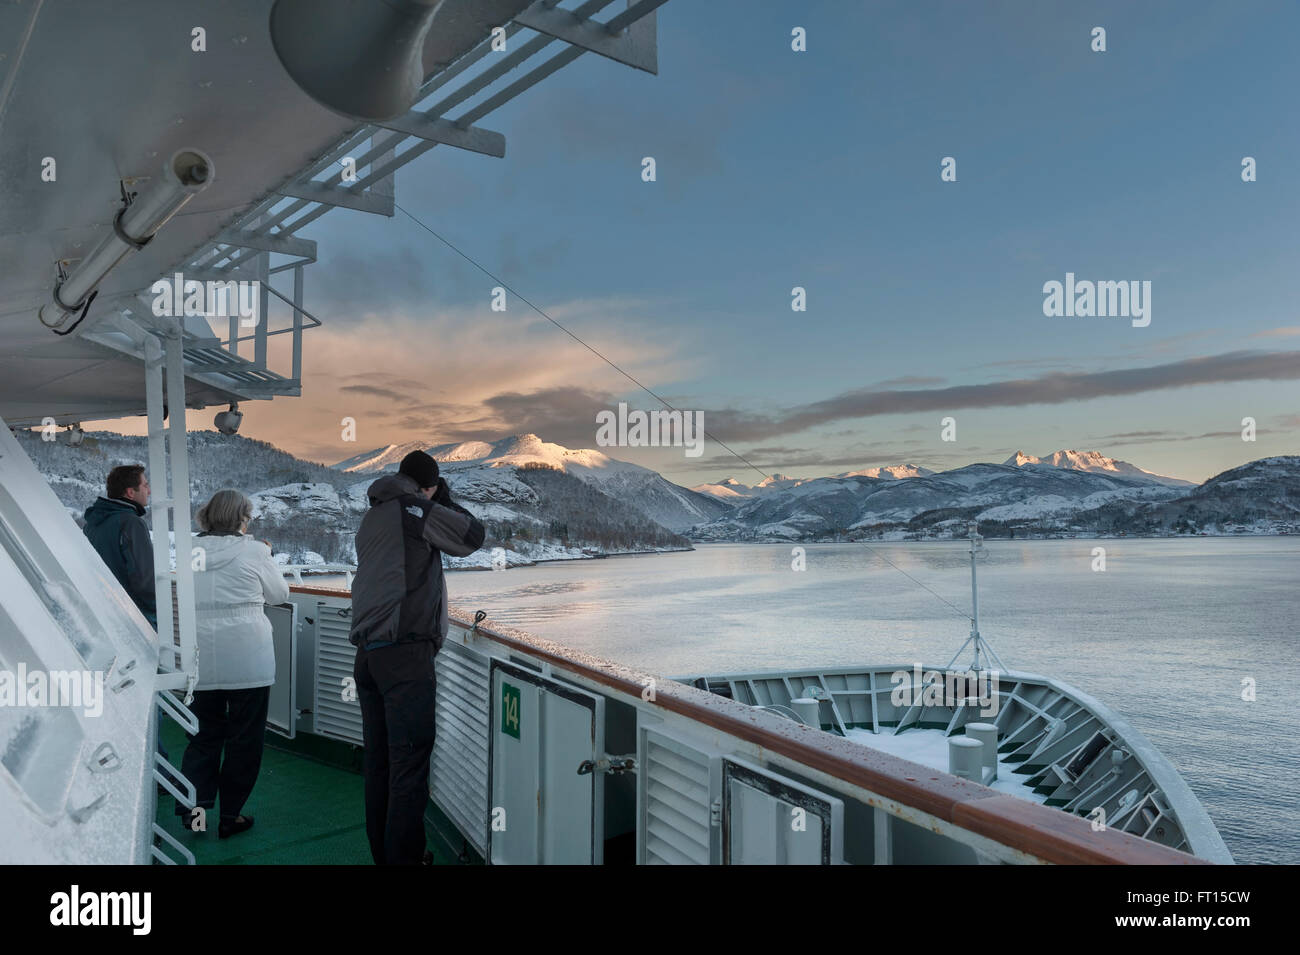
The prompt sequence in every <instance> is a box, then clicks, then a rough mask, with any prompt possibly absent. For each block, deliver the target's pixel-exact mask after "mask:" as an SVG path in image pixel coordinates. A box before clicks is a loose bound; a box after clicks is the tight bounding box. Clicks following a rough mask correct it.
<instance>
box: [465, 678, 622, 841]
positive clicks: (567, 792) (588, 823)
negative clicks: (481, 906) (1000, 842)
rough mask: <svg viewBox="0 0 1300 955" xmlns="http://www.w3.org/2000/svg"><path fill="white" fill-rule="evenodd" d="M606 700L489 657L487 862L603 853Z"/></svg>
mask: <svg viewBox="0 0 1300 955" xmlns="http://www.w3.org/2000/svg"><path fill="white" fill-rule="evenodd" d="M604 727H605V701H604V699H603V698H602V697H599V696H597V695H595V694H593V693H588V692H586V691H584V690H579V689H577V688H575V687H572V686H568V685H567V684H564V683H560V682H559V681H556V680H552V679H549V678H547V677H543V676H542V675H541V674H538V673H535V672H532V671H529V670H525V669H523V668H522V667H517V666H513V665H511V664H508V663H504V662H502V661H500V660H494V661H493V662H492V737H491V748H492V759H491V780H490V784H489V789H490V792H491V794H492V800H491V802H492V805H491V807H490V809H489V818H488V846H489V851H488V858H489V859H490V861H491V862H492V863H494V864H502V863H513V864H547V865H586V864H600V863H601V862H602V861H603V859H604V795H605V787H604V776H603V774H602V773H600V772H599V771H593V772H588V773H585V774H582V775H579V773H578V769H579V767H580V766H581V765H582V764H583V763H584V762H586V761H588V760H591V761H594V760H596V759H599V758H600V757H602V756H603V755H604V747H605V739H604V736H605V729H604Z"/></svg>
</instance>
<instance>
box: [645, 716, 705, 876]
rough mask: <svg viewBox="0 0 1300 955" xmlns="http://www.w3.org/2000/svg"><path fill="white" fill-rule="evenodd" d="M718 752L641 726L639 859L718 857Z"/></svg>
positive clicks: (696, 861) (684, 861) (695, 861)
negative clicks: (710, 752) (715, 826)
mask: <svg viewBox="0 0 1300 955" xmlns="http://www.w3.org/2000/svg"><path fill="white" fill-rule="evenodd" d="M717 762H718V760H717V759H716V757H710V756H709V755H708V754H706V753H703V752H700V751H699V750H697V749H694V748H692V747H690V746H688V745H686V744H685V743H684V742H682V741H680V740H676V739H674V738H672V737H671V736H668V735H666V734H664V733H662V732H659V731H657V730H653V729H648V728H642V730H641V752H640V754H639V757H638V759H637V770H638V774H639V778H638V783H639V785H640V787H641V793H640V796H641V799H640V803H641V818H640V820H639V823H640V825H639V827H638V828H639V829H640V832H639V835H640V837H641V838H640V856H641V858H640V860H639V861H640V862H641V863H642V864H644V865H709V864H710V863H711V862H712V861H713V857H714V848H713V847H714V842H715V840H714V836H713V822H712V808H711V807H712V804H713V800H714V790H715V789H716V788H717V785H718V783H717V778H716V776H717Z"/></svg>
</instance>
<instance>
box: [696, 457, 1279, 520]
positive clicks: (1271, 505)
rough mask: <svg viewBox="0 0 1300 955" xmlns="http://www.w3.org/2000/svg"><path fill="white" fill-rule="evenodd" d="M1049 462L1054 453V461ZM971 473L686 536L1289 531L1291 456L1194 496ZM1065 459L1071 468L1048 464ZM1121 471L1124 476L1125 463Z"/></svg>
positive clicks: (1182, 487) (1076, 476)
mask: <svg viewBox="0 0 1300 955" xmlns="http://www.w3.org/2000/svg"><path fill="white" fill-rule="evenodd" d="M1053 457H1056V456H1053ZM1014 459H1018V460H1019V461H1020V463H1019V464H1015V463H1012V461H1008V462H1007V463H1006V464H1001V465H999V464H972V465H967V466H966V467H964V468H955V469H953V470H951V471H943V472H939V473H936V474H929V475H924V476H919V477H908V478H890V479H886V478H880V477H875V478H873V477H866V476H860V475H854V476H848V477H833V478H815V479H812V480H806V481H800V482H797V483H794V484H792V485H790V486H787V487H785V488H783V489H782V490H781V491H780V492H778V493H774V494H769V495H764V496H761V497H754V498H750V499H742V500H741V501H740V502H739V504H738V506H737V507H736V508H735V510H734V511H733V512H732V513H731V514H730V515H727V516H726V517H724V518H722V519H720V520H717V521H714V522H712V523H710V524H706V525H702V526H700V527H696V528H692V529H691V530H690V531H689V534H690V536H691V537H692V538H694V539H696V540H816V539H838V538H843V537H850V538H852V537H877V536H894V537H907V536H935V535H937V536H943V535H947V534H950V533H954V532H956V533H958V534H959V535H960V534H963V533H965V525H966V523H967V522H968V521H971V520H975V521H978V522H980V525H981V529H982V530H983V532H984V533H985V534H988V535H997V534H1000V533H1001V534H1020V535H1023V534H1053V533H1065V532H1098V533H1119V532H1123V533H1144V534H1160V533H1180V532H1181V533H1190V532H1197V533H1199V532H1201V531H1203V530H1204V531H1205V532H1206V533H1215V532H1261V533H1272V532H1289V530H1290V529H1292V528H1294V527H1298V526H1300V458H1296V457H1278V458H1265V459H1263V460H1261V461H1255V462H1252V463H1251V464H1248V465H1243V466H1242V467H1240V468H1235V469H1233V470H1231V471H1226V472H1224V473H1223V474H1220V475H1218V476H1217V477H1215V478H1212V479H1211V480H1209V481H1207V482H1206V483H1205V484H1204V485H1202V486H1200V487H1196V486H1191V487H1188V486H1187V485H1186V483H1185V482H1178V484H1176V485H1175V484H1170V483H1165V482H1166V481H1172V480H1173V479H1160V476H1159V475H1151V474H1150V472H1146V471H1141V469H1138V468H1133V470H1134V471H1137V472H1139V474H1140V476H1137V475H1134V474H1131V473H1117V472H1119V471H1122V470H1123V468H1122V467H1118V466H1122V465H1124V462H1114V461H1111V459H1104V462H1109V463H1104V462H1098V461H1097V460H1096V459H1095V458H1091V457H1086V458H1085V457H1077V458H1074V459H1072V460H1073V461H1074V462H1075V463H1081V464H1093V465H1098V466H1097V467H1096V469H1095V470H1094V469H1092V468H1068V467H1064V466H1061V465H1058V464H1053V463H1052V462H1051V460H1045V461H1030V460H1027V456H1024V455H1016V456H1015V458H1014ZM1057 460H1058V461H1061V462H1066V461H1069V460H1071V459H1067V458H1057ZM1128 467H1133V466H1132V465H1128Z"/></svg>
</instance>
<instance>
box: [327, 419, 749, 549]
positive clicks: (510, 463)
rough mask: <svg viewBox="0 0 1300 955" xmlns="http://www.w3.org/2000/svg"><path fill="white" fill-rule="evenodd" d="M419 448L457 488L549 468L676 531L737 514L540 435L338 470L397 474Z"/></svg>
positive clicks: (394, 455) (654, 476)
mask: <svg viewBox="0 0 1300 955" xmlns="http://www.w3.org/2000/svg"><path fill="white" fill-rule="evenodd" d="M416 448H419V449H421V450H424V451H427V452H428V453H429V454H431V455H432V456H433V458H434V459H435V460H436V461H437V462H438V466H439V468H440V469H441V470H442V472H443V473H444V474H445V475H446V476H447V480H448V482H449V483H453V485H454V486H458V485H456V484H455V482H456V481H458V480H459V479H460V477H461V476H463V475H472V476H473V480H474V481H477V482H480V483H483V482H486V483H488V484H490V483H492V482H493V481H497V480H500V481H505V482H509V481H511V480H513V475H515V474H517V473H518V472H520V471H521V470H529V469H533V470H535V469H537V468H548V469H550V470H553V471H559V472H562V473H564V474H568V475H571V476H572V477H575V478H577V479H578V480H580V481H583V482H584V483H586V484H589V485H591V486H592V487H595V488H598V489H599V490H600V491H601V492H602V493H604V494H606V495H609V496H610V497H612V498H615V499H617V500H619V501H621V502H623V503H624V504H625V505H627V506H628V507H632V508H635V509H636V510H637V511H640V512H641V513H642V514H644V515H645V516H646V517H647V518H648V519H650V520H651V521H653V522H655V523H656V524H659V525H662V526H663V527H666V528H668V529H669V530H673V531H680V530H683V529H685V528H687V527H691V526H693V525H695V524H702V523H707V522H709V521H712V520H715V519H717V518H718V517H721V516H722V515H723V514H725V513H727V512H728V511H730V510H731V508H730V506H729V505H727V504H725V503H723V502H721V501H719V500H717V499H715V498H714V497H711V496H709V495H707V494H701V493H698V492H696V491H693V490H690V489H688V488H684V487H680V486H678V485H676V484H673V483H672V482H671V481H669V480H667V479H666V478H664V477H663V476H662V475H660V474H659V473H658V472H657V471H652V470H650V469H649V468H644V467H641V466H640V465H638V464H632V463H630V462H627V461H619V460H618V459H616V458H611V457H610V456H609V455H607V454H605V453H604V452H602V451H596V450H593V449H578V450H575V449H572V448H566V447H564V446H563V445H559V444H550V443H548V442H546V441H543V440H542V439H541V438H539V437H538V436H537V435H535V434H520V435H515V436H513V437H509V438H502V439H501V440H500V441H493V442H490V443H489V442H486V441H466V442H462V443H460V444H441V445H433V446H430V445H427V444H422V443H420V442H407V443H405V444H400V445H389V446H388V447H387V448H380V449H377V450H375V451H369V452H366V453H365V454H360V455H357V456H355V457H352V458H349V459H348V460H347V461H343V462H340V463H339V464H338V465H336V467H338V468H340V469H343V470H345V471H347V472H348V473H350V474H365V473H374V472H379V471H395V470H397V467H398V465H399V464H400V463H401V460H402V458H403V457H405V456H406V455H407V454H408V453H410V452H411V451H412V450H414V449H416Z"/></svg>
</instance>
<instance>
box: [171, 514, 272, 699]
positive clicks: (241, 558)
mask: <svg viewBox="0 0 1300 955" xmlns="http://www.w3.org/2000/svg"><path fill="white" fill-rule="evenodd" d="M194 544H195V546H197V547H202V548H203V550H204V555H203V563H202V564H201V565H200V566H202V567H203V570H200V571H196V572H195V574H194V605H195V610H196V612H197V616H198V644H199V682H198V684H197V685H196V686H195V689H196V690H244V689H248V688H250V687H255V686H270V685H271V684H273V683H274V682H275V650H274V647H273V646H272V644H271V621H270V620H268V619H267V617H266V614H265V613H264V612H263V609H262V605H263V604H264V603H268V604H282V603H284V602H285V601H287V600H288V599H289V585H288V583H287V582H286V581H285V579H284V576H283V575H282V574H281V573H280V570H279V568H278V567H277V566H276V565H275V563H274V562H273V561H272V560H271V551H270V549H269V548H268V547H267V546H266V545H265V544H263V543H262V542H261V541H259V540H255V539H254V538H252V537H246V536H242V535H240V536H235V535H211V536H206V535H205V536H199V537H196V538H194Z"/></svg>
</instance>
